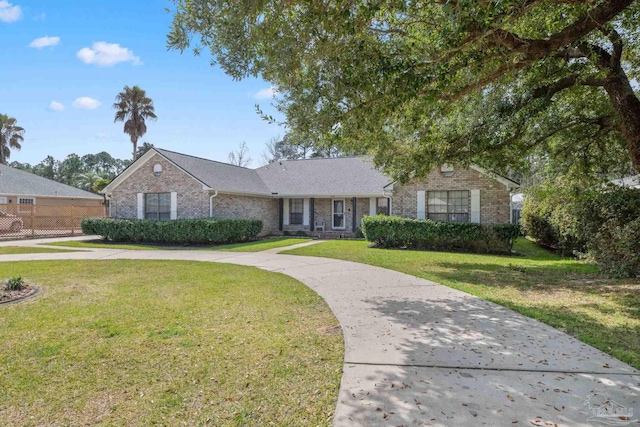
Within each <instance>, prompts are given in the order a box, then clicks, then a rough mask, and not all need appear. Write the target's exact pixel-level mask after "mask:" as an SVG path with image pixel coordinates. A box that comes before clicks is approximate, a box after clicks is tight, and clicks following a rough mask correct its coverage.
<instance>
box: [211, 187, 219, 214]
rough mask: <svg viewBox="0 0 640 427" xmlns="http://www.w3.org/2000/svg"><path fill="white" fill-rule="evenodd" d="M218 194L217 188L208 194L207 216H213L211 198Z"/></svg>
mask: <svg viewBox="0 0 640 427" xmlns="http://www.w3.org/2000/svg"><path fill="white" fill-rule="evenodd" d="M217 196H218V190H215V191H214V193H213V194H210V195H209V218H213V198H214V197H217Z"/></svg>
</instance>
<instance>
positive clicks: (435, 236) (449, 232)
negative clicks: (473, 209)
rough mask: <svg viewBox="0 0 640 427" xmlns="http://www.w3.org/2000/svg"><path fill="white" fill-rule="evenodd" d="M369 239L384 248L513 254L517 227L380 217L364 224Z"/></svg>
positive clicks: (365, 235)
mask: <svg viewBox="0 0 640 427" xmlns="http://www.w3.org/2000/svg"><path fill="white" fill-rule="evenodd" d="M361 228H362V232H363V234H364V237H365V239H367V240H368V241H370V242H373V243H375V244H376V245H377V246H380V247H383V248H410V249H422V250H425V249H430V250H450V251H464V252H475V253H511V250H512V248H513V241H514V239H515V238H517V237H518V236H519V235H520V226H519V225H517V224H488V225H485V224H475V223H469V222H440V221H432V220H429V219H426V220H417V219H409V218H400V217H394V216H385V215H377V216H374V217H370V216H365V217H364V218H362V223H361Z"/></svg>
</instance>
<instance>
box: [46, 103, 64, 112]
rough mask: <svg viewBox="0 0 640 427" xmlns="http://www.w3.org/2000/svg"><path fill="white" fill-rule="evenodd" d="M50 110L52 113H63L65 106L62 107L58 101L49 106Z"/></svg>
mask: <svg viewBox="0 0 640 427" xmlns="http://www.w3.org/2000/svg"><path fill="white" fill-rule="evenodd" d="M49 110H51V111H62V110H64V105H62V103H60V102H58V101H51V104H49Z"/></svg>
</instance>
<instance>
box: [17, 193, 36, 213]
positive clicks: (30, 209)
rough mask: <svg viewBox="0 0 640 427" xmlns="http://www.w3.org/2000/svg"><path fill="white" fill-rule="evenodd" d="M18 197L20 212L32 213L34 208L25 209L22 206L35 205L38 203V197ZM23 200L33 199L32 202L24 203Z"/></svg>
mask: <svg viewBox="0 0 640 427" xmlns="http://www.w3.org/2000/svg"><path fill="white" fill-rule="evenodd" d="M17 199H18V212H20V213H31V212H32V211H33V209H34V208H29V209H24V208H21V207H20V206H35V205H36V198H35V197H20V196H18V197H17ZM23 200H31V203H22V201H23Z"/></svg>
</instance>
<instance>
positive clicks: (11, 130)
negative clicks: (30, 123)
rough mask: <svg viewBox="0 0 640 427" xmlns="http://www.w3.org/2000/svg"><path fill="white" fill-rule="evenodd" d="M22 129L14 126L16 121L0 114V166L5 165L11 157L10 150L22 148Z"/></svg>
mask: <svg viewBox="0 0 640 427" xmlns="http://www.w3.org/2000/svg"><path fill="white" fill-rule="evenodd" d="M23 134H24V129H23V128H21V127H20V126H17V125H16V119H14V118H13V117H9V116H8V115H6V114H0V164H3V165H6V164H7V160H8V159H9V157H11V149H12V148H13V149H15V150H19V149H21V148H22V145H20V143H21V142H22V141H24V137H23V136H22V135H23Z"/></svg>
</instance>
